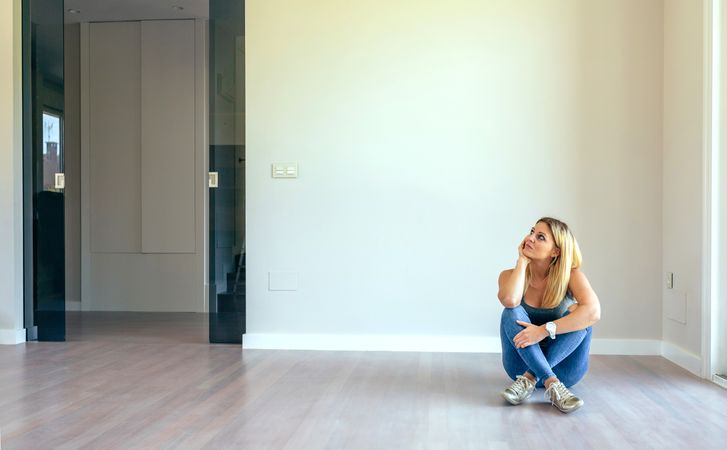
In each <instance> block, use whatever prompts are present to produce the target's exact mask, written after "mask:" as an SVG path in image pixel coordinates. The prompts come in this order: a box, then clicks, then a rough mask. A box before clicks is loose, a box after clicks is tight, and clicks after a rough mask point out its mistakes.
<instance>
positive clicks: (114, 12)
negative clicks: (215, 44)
mask: <svg viewBox="0 0 727 450" xmlns="http://www.w3.org/2000/svg"><path fill="white" fill-rule="evenodd" d="M174 6H179V7H182V8H183V9H182V10H178V9H175V8H174ZM65 9H66V11H65V22H66V23H78V22H113V21H123V20H145V19H146V20H159V19H195V18H200V19H206V18H208V17H209V0H65ZM71 9H74V10H78V11H80V13H79V14H71V13H69V12H68V10H71Z"/></svg>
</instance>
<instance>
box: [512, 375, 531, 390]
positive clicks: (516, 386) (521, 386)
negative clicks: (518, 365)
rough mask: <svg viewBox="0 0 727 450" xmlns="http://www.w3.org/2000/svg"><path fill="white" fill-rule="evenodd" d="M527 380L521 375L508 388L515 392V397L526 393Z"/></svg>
mask: <svg viewBox="0 0 727 450" xmlns="http://www.w3.org/2000/svg"><path fill="white" fill-rule="evenodd" d="M528 381H529V380H528V379H527V378H525V377H524V376H522V375H518V376H517V377H516V378H515V382H514V383H513V384H512V386H510V389H512V390H513V391H515V393H516V394H517V395H522V394H524V393H526V392H527V391H528Z"/></svg>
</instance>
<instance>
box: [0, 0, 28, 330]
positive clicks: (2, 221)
mask: <svg viewBox="0 0 727 450" xmlns="http://www.w3.org/2000/svg"><path fill="white" fill-rule="evenodd" d="M21 49H22V47H21V34H20V1H19V0H14V1H5V2H0V211H2V214H0V344H15V343H17V342H23V341H24V340H25V331H24V329H23V229H22V211H23V196H22V195H23V194H22V117H21V111H22V109H21V108H22V106H21V102H22V97H21V95H22V90H21V86H22V80H21V72H20V58H21Z"/></svg>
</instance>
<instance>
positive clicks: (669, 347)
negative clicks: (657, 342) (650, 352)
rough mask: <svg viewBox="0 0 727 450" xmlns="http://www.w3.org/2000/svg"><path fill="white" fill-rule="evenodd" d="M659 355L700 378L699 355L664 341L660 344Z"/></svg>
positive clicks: (700, 359) (700, 365)
mask: <svg viewBox="0 0 727 450" xmlns="http://www.w3.org/2000/svg"><path fill="white" fill-rule="evenodd" d="M661 355H662V356H663V357H664V358H666V359H668V360H669V361H671V362H673V363H674V364H676V365H677V366H681V367H683V368H685V369H687V370H688V371H690V372H692V373H693V374H694V375H697V376H698V377H701V376H702V358H701V357H700V356H699V355H695V354H694V353H692V352H689V351H687V350H684V349H683V348H681V347H679V346H678V345H674V344H672V343H671V342H666V341H662V342H661Z"/></svg>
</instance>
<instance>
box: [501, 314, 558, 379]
mask: <svg viewBox="0 0 727 450" xmlns="http://www.w3.org/2000/svg"><path fill="white" fill-rule="evenodd" d="M518 320H520V321H523V322H530V317H528V313H526V312H525V309H523V307H522V306H516V307H515V308H505V309H504V310H503V311H502V317H501V319H500V340H501V343H502V362H503V365H504V366H505V371H506V372H507V374H508V375H509V376H510V378H512V379H515V377H516V376H517V375H522V374H523V373H525V371H528V372H530V373H531V374H532V375H534V376H535V379H536V381H538V380H546V379H548V378H550V377H552V376H554V375H555V373H554V372H553V370H552V369H551V366H550V364H548V360H547V359H546V357H545V354H543V350H542V349H541V348H540V346H539V345H537V344H534V345H530V346H528V347H525V348H515V343H514V342H513V339H515V335H517V334H518V333H519V332H520V331H522V330H523V328H524V327H522V326H520V325H518V324H517V322H516V321H518Z"/></svg>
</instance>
